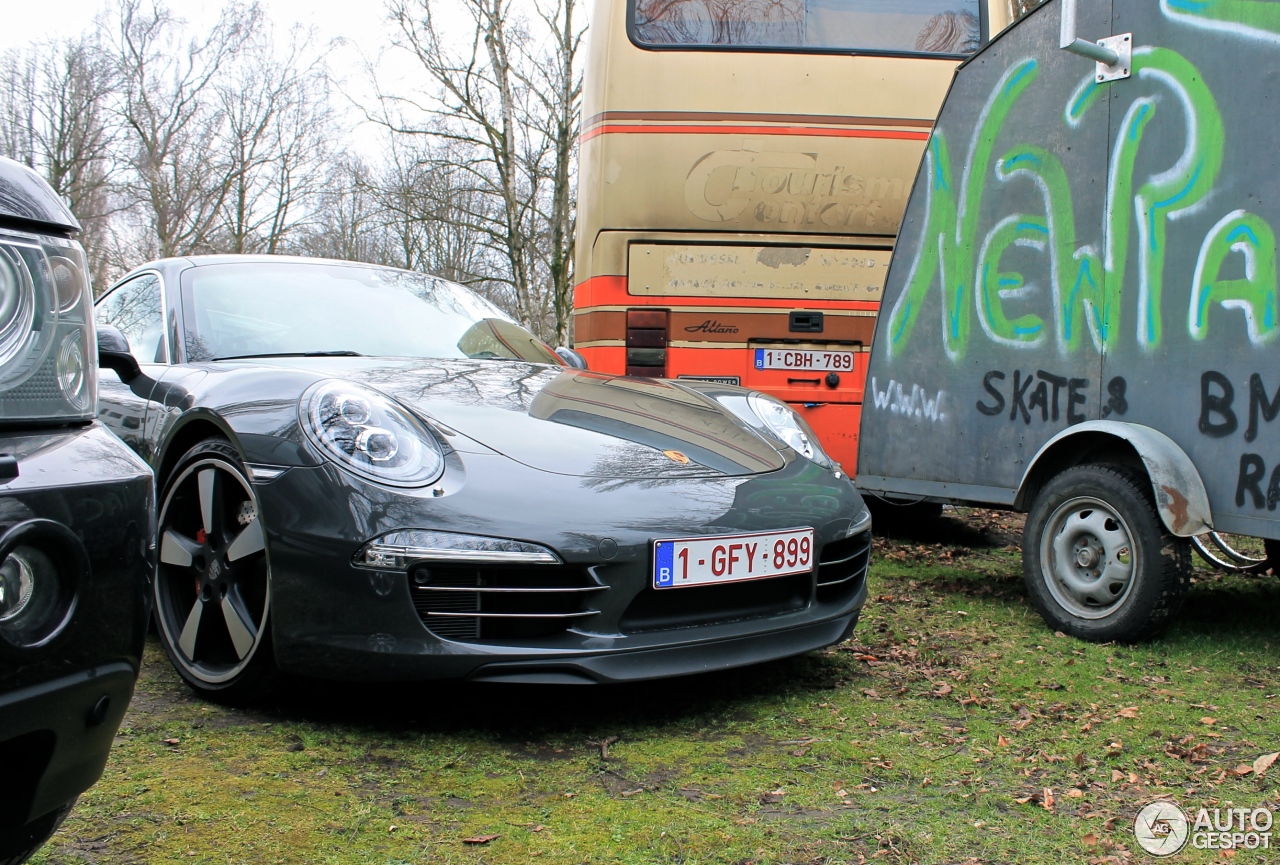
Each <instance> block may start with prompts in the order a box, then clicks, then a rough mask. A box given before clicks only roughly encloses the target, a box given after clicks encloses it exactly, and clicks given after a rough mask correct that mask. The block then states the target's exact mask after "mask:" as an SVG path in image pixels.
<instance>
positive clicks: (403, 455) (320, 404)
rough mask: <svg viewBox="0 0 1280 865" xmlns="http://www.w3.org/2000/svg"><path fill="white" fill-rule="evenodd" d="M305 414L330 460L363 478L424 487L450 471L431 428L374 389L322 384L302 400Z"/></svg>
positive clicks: (310, 434) (304, 421)
mask: <svg viewBox="0 0 1280 865" xmlns="http://www.w3.org/2000/svg"><path fill="white" fill-rule="evenodd" d="M299 411H300V414H301V416H302V426H303V428H304V429H305V430H306V431H307V435H308V437H309V438H310V439H311V440H312V441H313V442H314V443H315V444H316V445H317V446H318V447H319V448H320V449H321V450H322V451H323V452H324V453H325V455H326V456H328V457H330V458H331V459H333V460H334V461H335V462H336V463H338V465H340V466H342V467H343V468H345V469H347V470H348V471H351V472H354V473H355V474H357V475H360V476H361V477H363V478H366V479H368V480H371V481H376V482H378V483H382V484H389V485H391V486H397V487H421V486H426V485H427V484H429V483H431V482H432V481H434V480H436V479H437V478H439V477H440V475H441V473H442V472H443V471H444V451H443V450H442V449H441V447H440V444H439V442H437V441H436V439H435V437H434V436H433V435H431V432H430V430H428V429H427V427H426V425H425V424H424V423H422V421H420V420H418V418H417V417H415V416H414V414H413V413H412V412H411V411H409V410H408V409H406V408H405V407H404V406H402V405H400V404H399V403H397V402H396V401H395V400H393V399H391V398H389V397H387V396H384V395H383V394H380V393H378V392H377V391H376V390H373V389H372V388H367V387H363V386H361V385H358V384H352V383H351V382H346V381H322V382H320V383H319V384H315V385H312V386H311V387H310V388H308V389H307V392H306V393H304V394H303V395H302V401H301V403H300V405H299Z"/></svg>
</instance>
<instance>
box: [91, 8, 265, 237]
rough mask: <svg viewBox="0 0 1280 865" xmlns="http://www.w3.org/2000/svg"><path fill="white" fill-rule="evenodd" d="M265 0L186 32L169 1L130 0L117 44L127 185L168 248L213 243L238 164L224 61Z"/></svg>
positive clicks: (123, 10)
mask: <svg viewBox="0 0 1280 865" xmlns="http://www.w3.org/2000/svg"><path fill="white" fill-rule="evenodd" d="M260 17H261V15H260V12H259V10H258V7H257V6H256V5H253V6H247V7H242V8H238V7H236V6H227V7H226V8H225V9H224V10H223V12H222V14H221V16H220V17H219V19H218V21H217V22H216V23H215V24H214V25H213V27H212V28H210V29H209V30H208V32H207V33H205V34H204V35H202V36H198V37H191V38H189V39H184V36H185V34H184V32H183V28H182V27H181V24H180V22H179V21H178V20H177V19H175V18H174V17H173V15H172V14H171V13H170V12H169V10H167V9H165V8H164V7H161V6H151V7H149V8H144V7H143V3H142V0H122V2H121V6H120V9H119V29H118V33H117V34H116V44H115V46H114V47H115V50H116V52H117V54H118V61H119V63H120V68H119V75H120V80H121V97H120V98H121V105H120V115H121V123H122V126H123V127H124V129H125V133H126V142H127V149H126V152H125V153H124V155H123V159H124V161H125V162H126V163H127V165H128V167H129V168H130V169H131V174H132V177H131V179H130V181H129V183H128V190H129V192H130V193H131V194H132V197H133V198H134V200H135V201H136V202H137V203H138V205H139V206H140V208H141V212H142V217H141V218H142V220H143V222H144V224H146V225H147V226H148V228H149V230H150V232H151V234H152V235H153V237H154V241H155V252H156V253H157V254H158V255H161V256H172V255H184V254H188V253H193V252H200V251H205V250H207V249H209V248H210V239H211V235H212V234H213V231H214V228H215V225H216V223H217V220H218V219H219V217H220V216H221V215H222V213H223V206H224V204H225V203H226V200H227V197H228V196H229V195H230V194H231V190H232V186H233V182H234V180H235V177H236V174H237V172H238V171H239V166H238V165H237V163H236V161H235V160H234V159H232V158H231V157H230V155H229V154H228V153H227V147H226V138H225V126H226V122H227V118H226V111H225V108H224V107H223V106H222V105H220V104H219V103H218V101H217V100H215V99H213V98H212V96H213V94H214V88H215V86H216V81H217V76H218V73H219V70H220V69H222V68H223V66H224V64H227V63H229V62H230V61H232V60H233V59H234V58H235V57H236V55H237V54H238V53H239V52H240V51H241V49H242V48H243V47H244V45H245V42H246V40H247V39H248V37H249V36H250V35H251V34H252V32H253V31H254V30H255V28H256V27H257V26H258V25H259V23H260Z"/></svg>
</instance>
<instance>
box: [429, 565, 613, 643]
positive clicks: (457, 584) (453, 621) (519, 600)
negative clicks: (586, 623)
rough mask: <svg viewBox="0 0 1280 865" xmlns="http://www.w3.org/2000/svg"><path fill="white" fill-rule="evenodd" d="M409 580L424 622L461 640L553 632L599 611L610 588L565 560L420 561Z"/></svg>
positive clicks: (518, 637) (538, 635)
mask: <svg viewBox="0 0 1280 865" xmlns="http://www.w3.org/2000/svg"><path fill="white" fill-rule="evenodd" d="M409 585H410V587H411V588H412V591H413V606H414V609H415V610H417V612H418V615H419V617H421V619H422V623H423V624H424V625H426V626H427V628H428V629H429V630H430V631H431V632H432V633H433V634H435V635H436V636H438V637H443V638H445V639H448V640H456V641H459V642H476V641H498V642H501V641H504V640H526V639H531V638H545V637H553V636H555V635H556V634H560V633H563V632H564V631H565V630H566V629H567V628H569V627H570V626H572V625H573V623H574V622H577V621H581V620H583V619H589V618H590V617H592V616H596V615H598V614H599V611H598V610H596V609H595V607H594V605H593V604H592V599H593V598H594V597H595V596H596V594H597V593H599V592H603V591H605V590H606V589H607V588H608V586H604V585H601V584H600V583H599V582H597V581H596V580H595V579H594V578H592V577H591V575H590V574H589V573H588V572H587V571H586V570H585V569H583V568H575V567H572V566H567V565H554V566H553V565H542V566H539V565H533V566H529V565H483V566H476V565H470V566H465V565H447V566H446V565H420V566H418V567H415V568H414V569H413V570H411V571H410V572H409Z"/></svg>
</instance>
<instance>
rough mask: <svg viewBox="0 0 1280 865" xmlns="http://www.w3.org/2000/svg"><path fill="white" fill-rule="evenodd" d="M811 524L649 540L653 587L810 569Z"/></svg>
mask: <svg viewBox="0 0 1280 865" xmlns="http://www.w3.org/2000/svg"><path fill="white" fill-rule="evenodd" d="M813 556H814V550H813V529H788V530H786V531H782V532H757V533H754V534H745V535H722V536H720V537H714V538H682V539H680V540H676V541H654V542H653V587H654V588H655V589H678V588H683V587H685V586H705V585H707V584H709V583H736V582H741V581H742V580H763V579H766V578H768V577H784V576H786V575H787V574H800V573H804V572H805V571H810V570H812V569H813Z"/></svg>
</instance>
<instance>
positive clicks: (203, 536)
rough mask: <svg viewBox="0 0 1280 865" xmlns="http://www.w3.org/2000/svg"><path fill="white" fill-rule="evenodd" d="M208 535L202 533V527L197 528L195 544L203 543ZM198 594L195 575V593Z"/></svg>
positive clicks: (198, 582) (197, 581) (198, 588)
mask: <svg viewBox="0 0 1280 865" xmlns="http://www.w3.org/2000/svg"><path fill="white" fill-rule="evenodd" d="M208 537H209V536H208V535H206V534H205V533H204V529H198V530H197V531H196V543H197V544H203V543H204V542H205V541H206V540H207V539H208ZM199 594H200V578H199V577H196V595H197V596H199Z"/></svg>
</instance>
